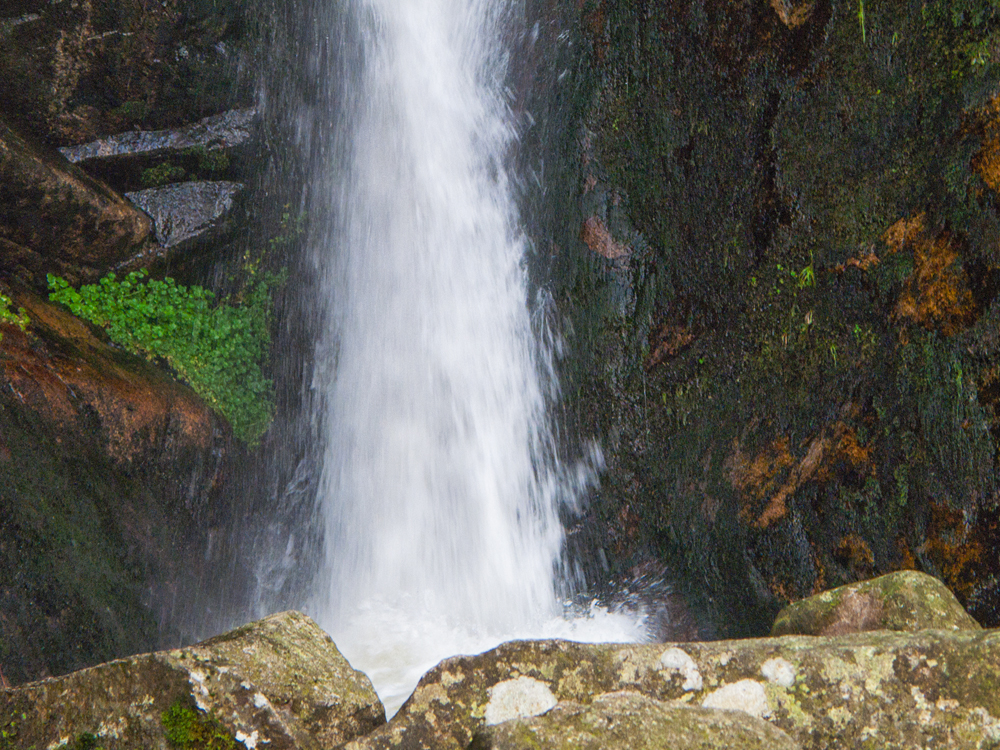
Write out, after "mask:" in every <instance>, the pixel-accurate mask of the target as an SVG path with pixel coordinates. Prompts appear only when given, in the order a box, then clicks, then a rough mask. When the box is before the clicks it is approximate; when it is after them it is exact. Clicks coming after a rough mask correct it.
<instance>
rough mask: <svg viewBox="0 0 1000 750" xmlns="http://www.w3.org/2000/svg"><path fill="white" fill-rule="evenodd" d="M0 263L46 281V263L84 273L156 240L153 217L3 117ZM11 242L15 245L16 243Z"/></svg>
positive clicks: (71, 273) (70, 272)
mask: <svg viewBox="0 0 1000 750" xmlns="http://www.w3.org/2000/svg"><path fill="white" fill-rule="evenodd" d="M0 181H2V182H3V186H4V189H3V192H2V193H0V217H2V218H0V240H3V241H4V246H3V248H0V251H4V252H3V253H2V255H0V264H2V266H3V267H4V268H5V269H6V270H7V271H8V272H14V273H21V274H26V275H28V276H29V277H32V279H33V280H34V281H35V282H36V283H37V282H39V281H40V282H41V284H42V285H43V286H44V274H42V276H41V279H37V278H35V276H36V274H37V271H38V270H40V269H42V268H44V269H47V270H50V271H54V272H61V273H63V274H66V275H68V276H70V277H74V278H80V277H81V276H83V277H86V276H87V275H88V274H91V275H92V274H95V273H96V272H97V270H98V269H104V268H107V267H109V266H112V265H114V264H116V263H119V262H121V261H123V260H125V259H127V258H129V257H131V256H132V255H134V254H135V253H137V252H139V251H140V250H141V249H142V248H143V247H144V246H145V245H146V244H147V243H149V242H151V240H152V238H151V230H152V227H151V223H150V220H149V218H148V217H147V216H145V215H144V214H143V213H142V212H141V211H138V210H136V208H135V207H134V206H132V205H131V204H130V203H129V202H128V201H126V200H125V199H123V198H122V197H121V196H120V195H118V194H116V193H114V192H113V191H112V190H111V189H110V188H108V187H107V186H106V185H104V184H102V183H100V182H98V181H97V180H95V179H93V178H91V177H90V176H88V175H87V174H86V173H85V172H83V171H82V170H81V169H80V168H79V167H74V166H72V165H70V164H67V163H66V162H65V161H62V160H61V159H60V158H59V157H58V156H57V155H54V154H50V153H47V152H46V151H45V150H44V149H42V148H38V147H36V146H35V145H33V144H32V143H31V142H30V141H29V140H27V139H26V138H24V137H22V136H21V135H19V134H18V133H16V132H15V131H14V130H13V129H12V128H10V127H9V126H7V125H6V124H5V123H4V122H3V121H2V120H0ZM13 246H16V248H15V247H13Z"/></svg>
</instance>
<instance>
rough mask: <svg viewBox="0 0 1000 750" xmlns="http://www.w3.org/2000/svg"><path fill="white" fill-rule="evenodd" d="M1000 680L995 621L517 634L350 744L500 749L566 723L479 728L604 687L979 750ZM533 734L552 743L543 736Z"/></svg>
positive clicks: (803, 741)
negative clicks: (652, 639)
mask: <svg viewBox="0 0 1000 750" xmlns="http://www.w3.org/2000/svg"><path fill="white" fill-rule="evenodd" d="M998 681H1000V633H998V632H994V631H957V632H956V631H948V630H924V631H921V632H919V633H893V632H886V631H881V632H872V633H860V634H851V635H845V636H838V637H814V636H786V637H782V638H765V639H749V640H740V641H718V642H714V643H687V644H682V645H671V644H656V645H610V644H604V645H584V644H578V643H568V642H565V641H537V642H533V641H532V642H514V643H507V644H504V645H502V646H500V647H498V648H496V649H494V650H493V651H489V652H487V653H485V654H481V655H479V656H463V657H455V658H452V659H448V660H446V661H444V662H442V663H441V664H440V665H438V666H437V667H436V668H435V669H434V670H432V671H431V672H429V673H428V674H427V675H426V676H425V677H424V678H423V679H422V680H421V682H420V684H419V685H418V687H417V690H416V691H415V692H414V694H413V696H411V698H410V699H409V700H408V701H407V702H406V703H405V704H404V705H403V708H402V709H401V710H400V712H399V713H398V714H397V715H396V717H395V718H393V720H392V721H391V722H390V723H389V724H388V725H386V726H385V727H383V728H380V729H378V730H376V731H375V732H374V733H372V734H370V735H368V736H367V737H364V738H361V739H360V740H357V741H356V742H353V743H351V744H350V745H349V746H348V747H350V748H351V749H352V750H362V748H364V749H365V750H374V749H375V748H467V747H468V746H469V744H470V743H471V742H472V741H473V740H474V739H475V738H476V737H477V736H483V734H484V732H485V736H486V737H489V736H490V735H491V734H492V735H493V736H495V737H497V739H496V740H495V741H496V742H497V743H498V746H500V747H519V746H523V745H517V744H514V745H510V744H504V743H505V742H507V741H508V739H509V738H510V737H511V736H512V735H517V733H518V732H521V733H522V734H521V735H519V736H521V737H522V739H523V737H524V732H533V733H534V735H535V736H536V737H539V738H541V737H543V736H547V735H548V733H549V732H550V731H551V728H552V726H553V722H555V723H556V724H558V723H559V722H560V721H563V720H562V719H559V718H557V717H556V718H553V719H547V720H546V724H547V727H546V724H541V723H528V724H522V725H520V728H518V727H508V728H504V729H494V730H487V727H488V726H490V725H491V724H493V723H497V724H498V725H502V723H503V722H504V721H516V720H518V719H520V718H524V717H526V716H528V717H530V716H535V715H541V714H543V713H545V712H546V711H549V710H550V709H552V708H553V707H555V706H557V705H561V706H562V708H560V712H561V713H562V715H564V716H567V717H573V716H577V717H578V718H576V719H571V718H567V719H566V720H565V723H572V722H577V726H578V728H579V724H580V722H584V723H586V722H587V721H589V722H591V723H593V722H595V721H596V718H595V717H596V716H599V715H600V714H601V712H602V711H604V710H605V708H604V706H602V704H598V705H597V706H596V707H595V706H594V705H593V704H594V703H595V699H596V698H597V697H598V696H601V695H604V694H608V693H616V692H619V691H629V692H634V693H641V694H642V695H645V696H647V697H649V698H652V699H654V700H657V701H665V702H674V703H675V704H676V705H679V706H695V707H701V708H706V709H707V708H712V709H725V710H735V711H742V712H744V713H746V714H749V715H750V716H753V717H755V718H757V719H762V720H766V721H768V722H769V723H770V724H771V725H773V726H775V727H777V728H779V729H781V730H782V731H783V732H785V733H786V734H788V735H789V736H790V737H791V738H792V739H793V740H794V741H795V742H797V743H798V744H799V745H800V746H801V747H802V748H804V749H806V750H820V748H823V749H825V748H830V749H831V750H832V749H833V748H838V749H839V748H850V747H858V748H867V747H871V748H929V747H933V748H963V749H970V750H971V749H973V748H975V749H976V750H985V749H986V748H995V747H997V743H1000V692H998V691H997V690H996V685H997V684H998ZM605 700H606V699H605ZM571 703H572V704H579V705H581V706H584V707H586V706H588V705H589V706H590V708H589V709H577V708H575V707H573V706H571V705H570V704H571ZM605 705H606V704H605ZM579 711H583V713H577V712H579ZM587 712H589V718H586V716H587ZM637 721H639V720H638V719H637ZM640 723H641V722H640ZM574 731H576V730H574ZM505 738H506V739H505ZM538 742H539V744H540V746H541V747H547V746H548V745H546V743H547V742H548V740H547V739H538ZM528 744H529V745H530V743H528ZM664 746H668V747H669V746H672V745H670V744H669V743H668V744H666V745H664ZM679 746H683V745H679ZM734 746H739V744H738V743H737V744H736V745H734ZM751 746H752V745H751ZM775 746H776V747H780V745H775ZM709 747H710V746H709Z"/></svg>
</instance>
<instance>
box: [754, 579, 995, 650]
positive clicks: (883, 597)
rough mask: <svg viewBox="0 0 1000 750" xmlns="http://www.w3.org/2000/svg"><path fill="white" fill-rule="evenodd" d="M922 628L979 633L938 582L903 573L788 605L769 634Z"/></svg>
mask: <svg viewBox="0 0 1000 750" xmlns="http://www.w3.org/2000/svg"><path fill="white" fill-rule="evenodd" d="M926 628H934V629H940V630H980V629H981V627H980V625H979V623H978V622H976V621H975V620H974V619H972V617H970V616H969V614H968V613H967V612H966V611H965V609H963V608H962V605H961V604H959V602H958V599H956V598H955V595H954V594H953V593H951V591H950V590H949V589H948V588H947V587H946V586H945V585H944V584H943V583H941V581H939V580H938V579H937V578H934V577H933V576H929V575H927V574H926V573H919V572H917V571H915V570H902V571H898V572H896V573H889V574H888V575H884V576H881V577H879V578H875V579H872V580H870V581H862V582H860V583H852V584H849V585H847V586H841V587H839V588H835V589H831V590H830V591H824V592H823V593H822V594H817V595H816V596H811V597H809V598H808V599H803V600H802V601H798V602H795V603H794V604H790V605H788V606H787V607H785V608H784V609H783V610H781V612H779V613H778V617H777V618H776V619H775V621H774V627H773V628H772V630H771V634H772V635H844V634H846V633H862V632H865V631H869V630H897V631H906V632H916V631H918V630H924V629H926Z"/></svg>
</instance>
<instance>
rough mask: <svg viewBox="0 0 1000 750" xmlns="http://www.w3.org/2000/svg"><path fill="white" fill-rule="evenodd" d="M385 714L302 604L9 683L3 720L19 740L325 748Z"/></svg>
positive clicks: (114, 747) (126, 749) (109, 748)
mask: <svg viewBox="0 0 1000 750" xmlns="http://www.w3.org/2000/svg"><path fill="white" fill-rule="evenodd" d="M384 722H385V711H384V709H383V708H382V704H381V703H380V702H379V700H378V697H377V696H376V695H375V691H374V689H373V688H372V686H371V682H370V681H369V680H368V678H367V677H366V676H365V675H363V674H361V673H360V672H357V671H355V670H353V669H352V668H351V666H350V665H349V664H348V663H347V661H346V660H345V659H344V657H343V656H341V655H340V653H339V652H338V651H337V648H336V646H335V645H334V643H333V641H332V640H331V639H330V637H329V636H328V635H326V634H325V633H324V632H323V631H322V630H320V629H319V627H318V626H317V625H316V624H315V623H314V622H313V621H312V620H310V619H309V618H308V617H306V616H305V615H302V614H300V613H297V612H286V613H282V614H278V615H271V616H270V617H268V618H266V619H264V620H261V621H259V622H256V623H251V624H250V625H245V626H243V627H242V628H238V629H237V630H234V631H232V632H229V633H226V634H224V635H221V636H218V637H216V638H213V639H211V640H208V641H205V642H203V643H200V644H197V645H195V646H191V647H189V648H184V649H178V650H174V651H164V652H159V653H155V654H146V655H142V656H135V657H131V658H128V659H122V660H119V661H116V662H111V663H108V664H102V665H100V666H97V667H93V668H91V669H87V670H84V671H81V672H75V673H73V674H70V675H67V676H65V677H61V678H57V679H50V680H45V681H43V682H37V683H32V684H30V685H25V686H23V687H20V688H16V689H14V690H0V726H2V727H4V730H5V731H6V732H7V735H5V737H10V738H12V739H13V740H14V741H15V742H16V743H17V747H47V746H55V745H58V744H60V743H67V742H69V743H73V742H79V741H80V738H82V737H86V736H88V735H89V736H91V737H92V740H93V742H92V744H91V745H88V746H93V747H103V748H106V750H136V749H137V748H164V749H165V748H167V747H177V746H178V745H180V746H182V747H213V748H236V747H240V745H242V746H243V747H246V748H255V747H267V748H274V750H293V749H294V750H320V749H321V748H329V747H334V746H336V745H339V744H342V743H344V742H346V741H348V740H351V739H353V738H355V737H357V736H358V735H361V734H364V733H366V732H369V731H371V730H373V729H374V728H376V727H377V726H379V725H380V724H383V723H384ZM184 732H187V734H184ZM213 738H214V742H210V741H209V740H212V739H213ZM234 740H235V742H234ZM198 741H200V742H202V743H204V744H191V743H195V742H198ZM185 743H186V744H185ZM237 743H240V744H237Z"/></svg>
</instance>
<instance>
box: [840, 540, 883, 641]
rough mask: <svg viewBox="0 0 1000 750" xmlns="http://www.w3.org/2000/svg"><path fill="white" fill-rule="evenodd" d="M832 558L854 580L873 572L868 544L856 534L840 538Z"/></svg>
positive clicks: (872, 556)
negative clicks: (848, 572)
mask: <svg viewBox="0 0 1000 750" xmlns="http://www.w3.org/2000/svg"><path fill="white" fill-rule="evenodd" d="M833 556H834V558H835V559H836V560H837V561H838V562H839V563H840V564H841V565H843V566H844V567H846V568H849V569H850V570H851V572H852V574H853V575H854V576H855V577H856V578H868V577H870V576H871V575H872V574H873V573H874V572H875V555H874V554H872V550H871V547H869V546H868V542H866V541H865V540H864V539H862V538H861V537H860V536H858V535H857V534H848V535H847V536H845V537H842V538H841V539H840V541H839V542H837V546H836V547H834V549H833ZM830 635H835V634H833V633H831V634H830Z"/></svg>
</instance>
